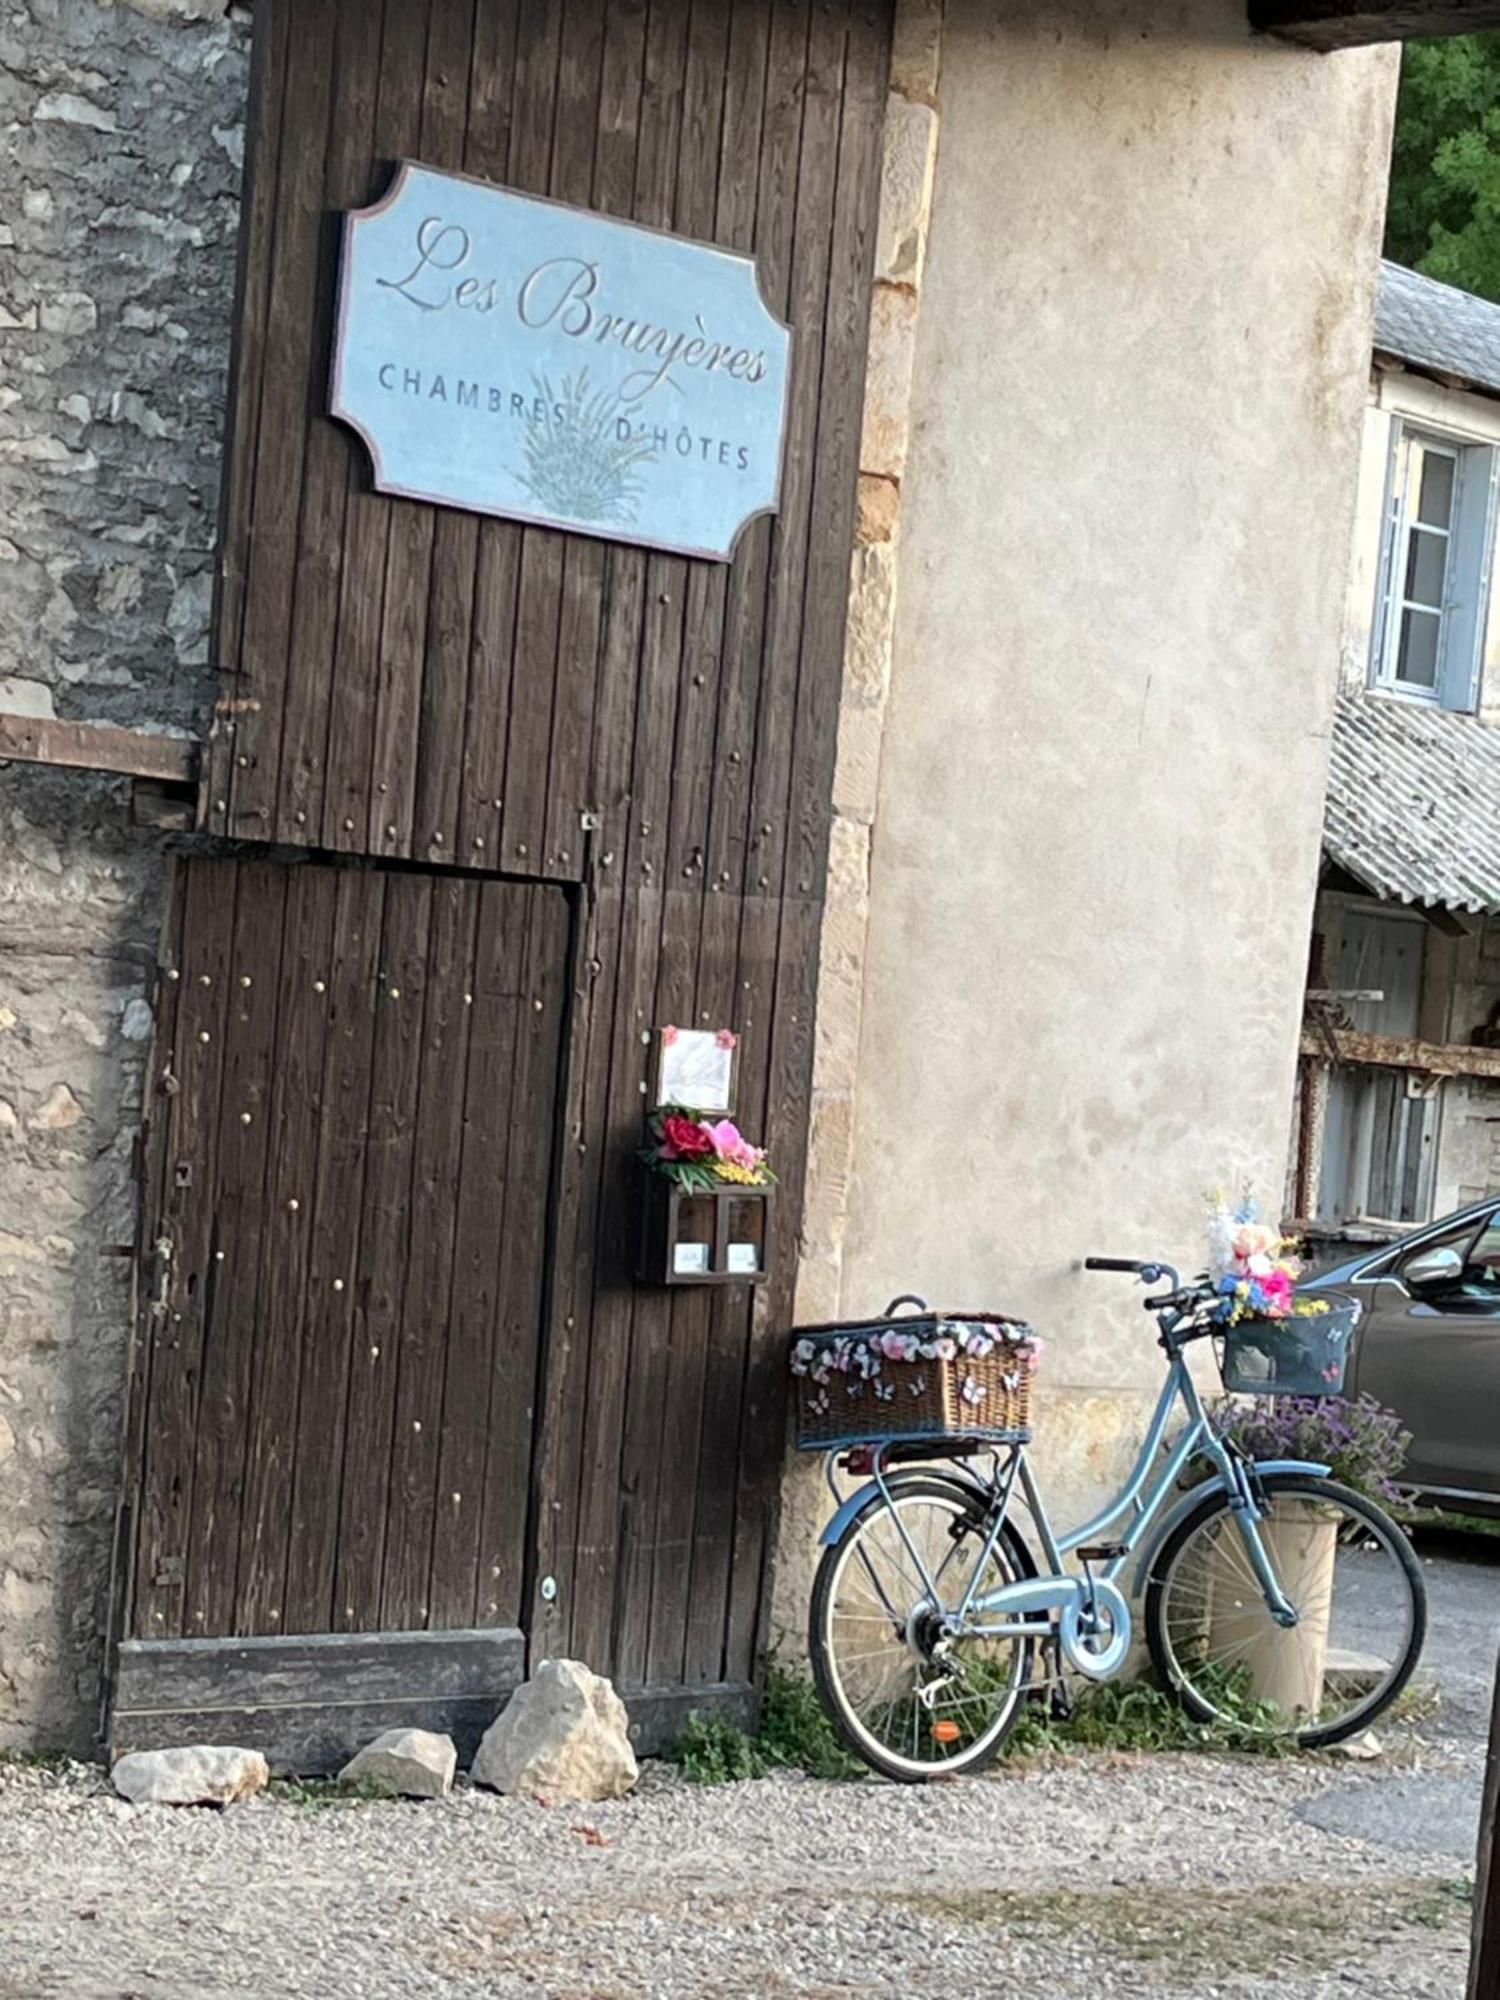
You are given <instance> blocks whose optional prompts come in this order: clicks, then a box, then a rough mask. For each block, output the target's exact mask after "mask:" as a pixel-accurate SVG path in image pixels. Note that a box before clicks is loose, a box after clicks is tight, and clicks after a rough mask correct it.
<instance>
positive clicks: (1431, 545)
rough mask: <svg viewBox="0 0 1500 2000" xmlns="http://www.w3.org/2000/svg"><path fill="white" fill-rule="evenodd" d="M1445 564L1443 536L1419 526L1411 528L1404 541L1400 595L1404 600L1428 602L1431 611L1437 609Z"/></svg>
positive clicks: (1441, 591) (1445, 548)
mask: <svg viewBox="0 0 1500 2000" xmlns="http://www.w3.org/2000/svg"><path fill="white" fill-rule="evenodd" d="M1447 566H1448V539H1447V537H1446V536H1445V535H1429V534H1427V533H1425V532H1424V530H1422V529H1421V528H1413V529H1412V531H1411V539H1410V540H1409V541H1408V543H1407V545H1406V589H1405V591H1404V592H1403V595H1404V596H1405V597H1406V599H1407V601H1408V603H1411V604H1430V605H1431V606H1432V608H1433V609H1434V610H1435V611H1438V610H1441V609H1442V603H1443V572H1444V570H1445V569H1446V568H1447Z"/></svg>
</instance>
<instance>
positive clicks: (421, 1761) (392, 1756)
mask: <svg viewBox="0 0 1500 2000" xmlns="http://www.w3.org/2000/svg"><path fill="white" fill-rule="evenodd" d="M457 1763H458V1752H457V1751H456V1750H455V1749H454V1747H453V1738H452V1737H451V1736H438V1735H435V1734H434V1733H433V1731H432V1730H430V1729H387V1730H386V1731H385V1733H384V1734H383V1735H381V1736H377V1737H376V1738H375V1740H374V1742H373V1743H367V1744H366V1745H365V1747H364V1749H363V1750H359V1751H356V1753H355V1754H354V1756H352V1757H351V1758H350V1759H349V1762H348V1763H347V1764H346V1765H345V1766H344V1768H343V1770H342V1771H340V1772H339V1776H340V1777H341V1778H343V1779H346V1780H348V1781H349V1782H351V1783H352V1782H357V1781H358V1780H359V1779H361V1778H366V1779H370V1778H373V1779H374V1780H375V1782H376V1783H377V1784H381V1785H389V1786H390V1788H391V1790H392V1791H393V1792H399V1793H400V1794H401V1796H402V1797H403V1798H406V1799H440V1798H443V1797H444V1796H445V1795H446V1793H447V1792H448V1790H449V1789H450V1787H451V1786H452V1783H453V1772H454V1769H455V1767H456V1766H457Z"/></svg>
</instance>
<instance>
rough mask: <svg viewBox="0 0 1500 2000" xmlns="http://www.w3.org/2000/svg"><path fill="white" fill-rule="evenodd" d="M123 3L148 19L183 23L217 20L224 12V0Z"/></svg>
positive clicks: (127, 1)
mask: <svg viewBox="0 0 1500 2000" xmlns="http://www.w3.org/2000/svg"><path fill="white" fill-rule="evenodd" d="M125 5H126V6H127V7H131V8H133V9H134V10H135V12H136V13H137V14H144V15H145V17H146V19H147V20H148V21H176V22H180V23H182V24H184V25H190V24H191V23H192V22H194V21H214V20H218V19H219V18H220V17H221V16H222V15H223V13H224V0H125Z"/></svg>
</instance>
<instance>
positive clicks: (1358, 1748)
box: [1333, 1729, 1385, 1764]
mask: <svg viewBox="0 0 1500 2000" xmlns="http://www.w3.org/2000/svg"><path fill="white" fill-rule="evenodd" d="M1333 1747H1334V1749H1335V1750H1337V1751H1338V1752H1339V1754H1340V1755H1341V1756H1344V1757H1352V1758H1353V1759H1354V1761H1355V1763H1357V1764H1369V1763H1373V1762H1374V1760H1375V1759H1376V1758H1377V1757H1383V1756H1384V1755H1385V1745H1384V1744H1383V1743H1382V1742H1381V1740H1380V1738H1379V1737H1378V1736H1377V1735H1376V1734H1375V1732H1374V1730H1373V1729H1367V1730H1366V1731H1365V1732H1364V1734H1363V1735H1362V1736H1351V1737H1349V1738H1348V1739H1347V1740H1346V1741H1345V1742H1343V1743H1335V1744H1334V1746H1333Z"/></svg>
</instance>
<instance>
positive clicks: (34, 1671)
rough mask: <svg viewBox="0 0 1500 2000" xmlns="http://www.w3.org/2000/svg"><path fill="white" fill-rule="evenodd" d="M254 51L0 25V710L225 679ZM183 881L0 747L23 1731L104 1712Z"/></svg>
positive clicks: (180, 14) (209, 30) (12, 1437)
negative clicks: (215, 598)
mask: <svg viewBox="0 0 1500 2000" xmlns="http://www.w3.org/2000/svg"><path fill="white" fill-rule="evenodd" d="M248 56H249V24H248V15H247V14H246V13H245V12H244V11H243V10H238V9H235V10H231V12H230V13H229V14H227V15H226V13H225V9H224V7H223V5H222V4H215V3H214V0H121V4H118V5H110V4H107V0H24V4H20V5H16V4H14V0H13V4H12V5H11V6H10V7H9V8H8V9H7V10H6V13H5V15H4V18H3V20H0V127H3V131H4V155H3V158H4V161H5V164H4V166H3V168H0V356H3V369H0V707H3V708H9V709H24V710H27V711H29V712H32V713H42V714H46V713H56V714H58V715H60V716H66V717H78V718H85V719H107V720H112V721H118V722H122V723H128V724H130V725H132V726H134V727H137V728H151V729H156V728H163V729H176V730H190V729H193V728H195V727H196V726H197V725H198V724H199V723H200V722H201V720H202V719H203V717H204V715H205V714H206V711H207V707H208V705H209V702H210V701H211V698H212V692H213V690H212V684H211V680H210V676H209V673H208V664H207V661H208V645H207V635H208V613H209V601H210V595H211V583H210V577H211V564H212V553H213V542H214V531H215V521H216V513H217V503H218V480H219V462H220V440H221V434H222V429H223V411H224V395H225V384H226V379H227V371H228V362H229V344H230V329H231V323H232V312H233V292H234V265H235V240H236V229H237V223H238V196H239V177H240V160H241V145H242V138H241V135H242V130H243V117H244V101H245V92H246V85H247V80H248ZM163 878H164V871H163V867H162V853H161V843H160V841H159V840H157V839H155V838H153V837H151V836H149V835H147V834H145V833H142V832H141V831H139V830H138V829H136V828H134V827H133V826H132V825H131V823H130V818H129V794H128V788H127V787H126V786H125V785H123V784H118V783H112V782H108V781H104V780H96V779H92V778H89V777H87V776H85V775H83V774H81V773H79V774H74V773H59V772H49V771H43V770H37V769H30V768H26V767H22V766H16V765H13V766H11V767H9V768H8V769H3V768H0V1745H6V1744H31V1745H36V1744H41V1745H59V1744H62V1745H68V1746H72V1747H78V1746H81V1745H83V1744H84V1743H86V1742H87V1740H88V1738H89V1736H90V1734H91V1732H92V1729H93V1726H94V1722H95V1716H96V1702H97V1695H98V1684H99V1667H100V1662H101V1658H102V1641H103V1615H104V1606H105V1593H106V1584H107V1578H108V1569H109V1551H110V1541H111V1531H112V1525H113V1516H114V1505H115V1499H116V1492H117V1483H118V1464H119V1450H120V1422H119V1419H120V1407H121V1391H122V1388H123V1380H124V1362H125V1345H126V1335H127V1331H128V1309H129V1274H130V1264H129V1259H128V1258H127V1257H121V1256H118V1255H115V1254H112V1253H113V1252H115V1251H117V1250H118V1249H119V1248H121V1247H123V1246H126V1245H128V1244H130V1243H131V1241H132V1239H133V1235H134V1229H135V1193H134V1186H133V1182H132V1178H131V1155H132V1150H133V1145H134V1138H135V1131H136V1126H137V1122H138V1117H139V1105H140V1095H141V1083H142V1073H143V1068H144V1063H145V1054H146V1051H147V1049H148V1048H149V1034H150V1026H151V1017H150V1011H149V1005H148V999H147V995H148V991H149V971H150V967H151V964H152V962H153V960H154V956H155V944H156V934H157V929H158V925H159V921H160V909H161V895H162V887H163Z"/></svg>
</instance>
